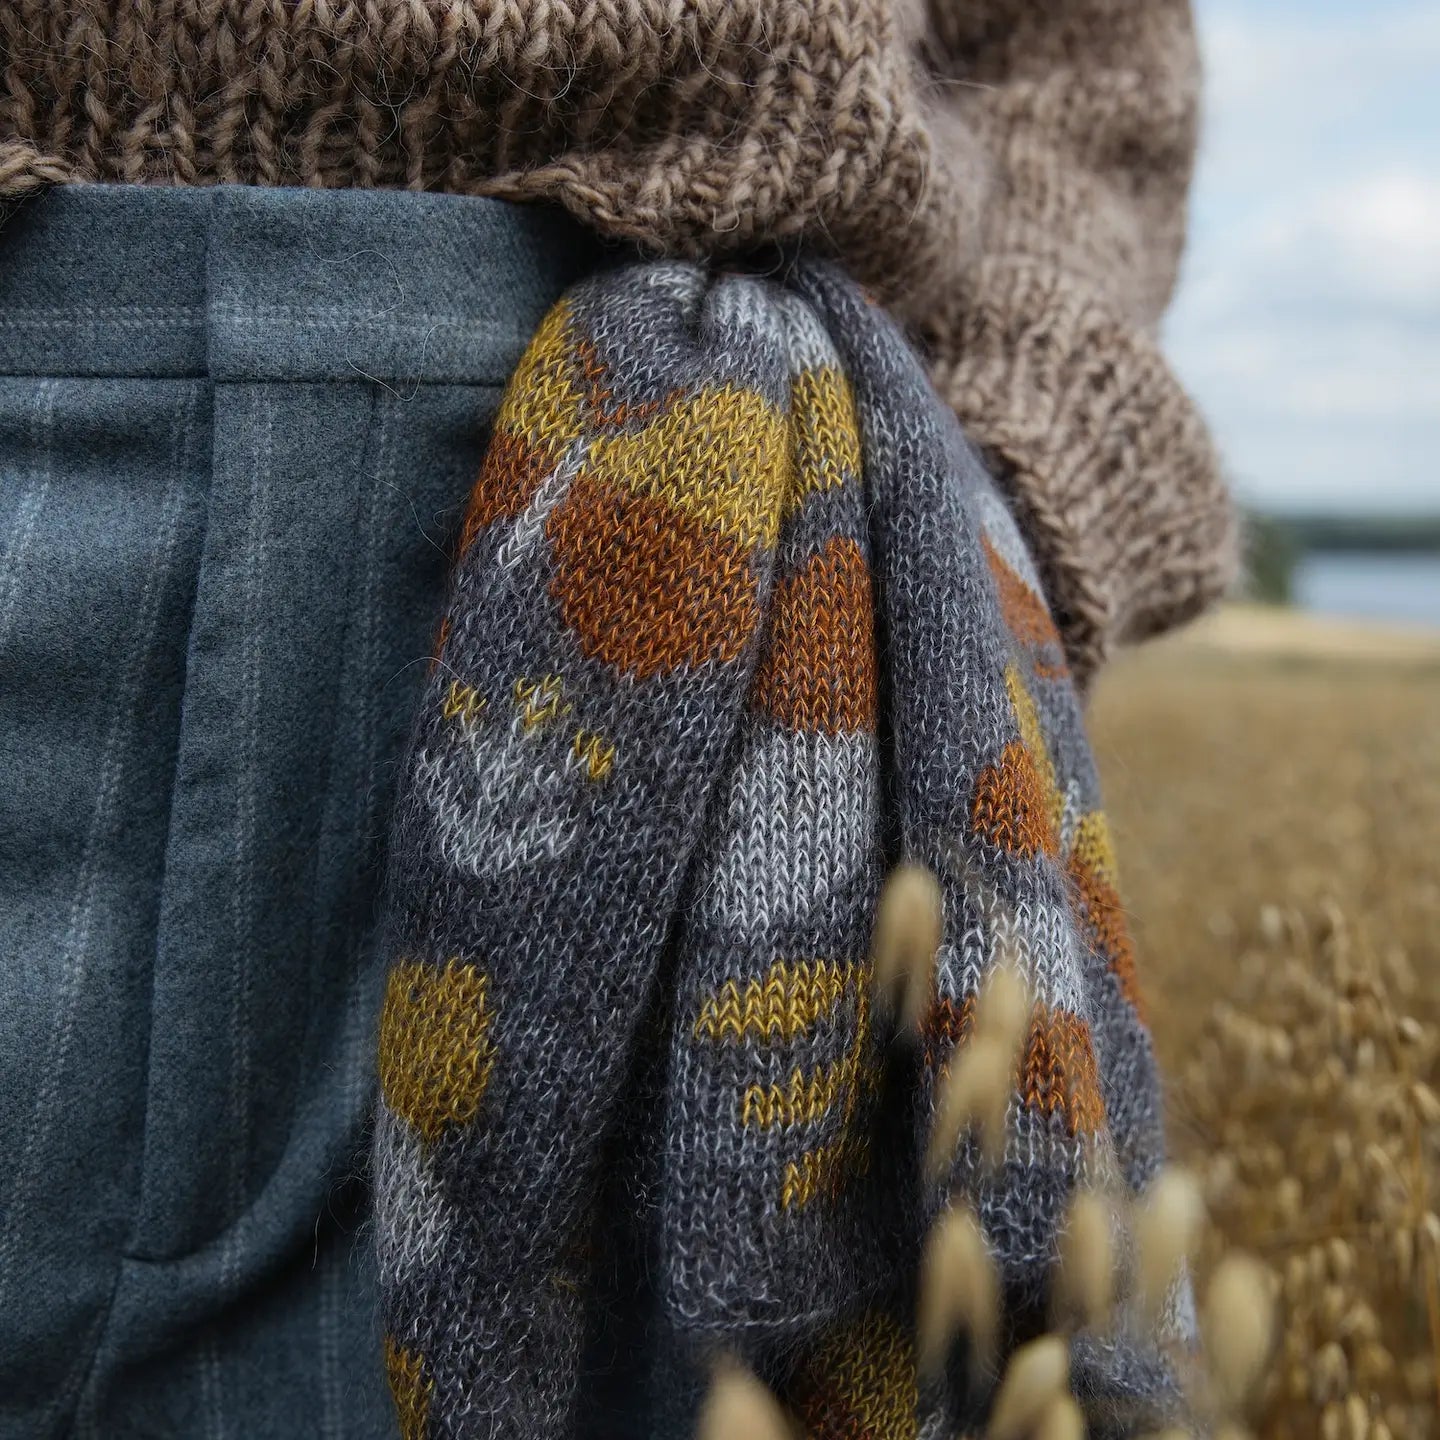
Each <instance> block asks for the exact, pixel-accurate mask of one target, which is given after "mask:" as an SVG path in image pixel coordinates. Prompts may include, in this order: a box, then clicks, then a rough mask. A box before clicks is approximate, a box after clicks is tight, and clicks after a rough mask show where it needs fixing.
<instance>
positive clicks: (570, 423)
mask: <svg viewBox="0 0 1440 1440" xmlns="http://www.w3.org/2000/svg"><path fill="white" fill-rule="evenodd" d="M570 318H571V317H570V306H569V304H568V302H566V301H564V300H562V301H561V302H560V303H559V304H558V305H556V306H555V307H554V308H553V309H552V310H551V311H550V313H549V314H548V315H546V317H545V319H544V321H543V322H542V323H541V326H540V328H539V330H537V331H536V332H535V338H534V339H533V340H532V341H531V342H530V345H529V347H528V348H527V349H526V351H525V354H524V355H523V356H522V357H521V360H520V363H519V365H517V366H516V367H515V371H514V373H513V374H512V375H511V377H510V383H509V384H508V385H507V386H506V387H505V397H504V399H503V400H502V402H501V406H500V420H499V424H500V425H502V426H503V427H504V428H505V429H506V430H510V431H513V432H514V433H516V434H519V435H523V436H525V438H526V439H528V440H530V441H531V442H532V443H537V444H542V445H544V446H545V447H546V448H547V449H548V450H549V451H550V453H551V454H552V455H554V456H556V457H557V458H558V456H559V453H560V451H561V450H563V449H564V447H565V446H567V445H568V444H570V442H571V441H573V440H575V439H577V438H578V437H579V435H580V433H581V416H582V411H583V408H584V391H583V390H582V388H581V385H580V377H579V376H578V374H577V373H576V372H577V363H576V359H575V353H574V345H573V341H572V338H571V333H570Z"/></svg>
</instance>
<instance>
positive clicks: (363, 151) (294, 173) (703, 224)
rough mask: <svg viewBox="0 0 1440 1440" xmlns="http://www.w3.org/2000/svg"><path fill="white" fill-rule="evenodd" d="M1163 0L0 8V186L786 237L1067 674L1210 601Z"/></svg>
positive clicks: (1190, 94) (129, 2) (1206, 454)
mask: <svg viewBox="0 0 1440 1440" xmlns="http://www.w3.org/2000/svg"><path fill="white" fill-rule="evenodd" d="M1197 84H1198V65H1197V59H1196V52H1195V45H1194V36H1193V32H1192V27H1191V19H1190V13H1189V5H1188V3H1187V0H928V3H925V0H0V193H10V194H17V193H24V192H25V191H26V190H27V189H30V188H33V187H34V186H36V185H39V184H44V183H49V182H57V181H62V182H63V181H68V180H109V181H147V182H159V183H181V184H198V183H208V182H216V181H231V182H240V183H247V184H265V185H281V184H299V183H303V184H310V185H384V186H408V187H411V188H415V189H444V190H453V191H460V192H464V193H467V194H485V195H498V196H507V197H512V198H515V199H538V198H548V199H552V200H556V201H559V202H560V203H562V204H563V205H565V206H567V207H568V208H569V209H570V210H572V211H574V212H575V213H576V214H577V215H579V216H581V217H583V218H584V219H585V220H586V221H587V222H589V223H590V224H592V225H594V226H595V227H596V228H597V229H599V230H601V231H603V232H605V233H606V234H609V235H612V236H621V237H628V238H630V239H633V240H637V241H640V242H642V243H643V244H645V245H647V246H650V247H653V248H657V249H661V250H669V251H676V252H683V253H686V254H723V253H727V252H736V251H743V250H746V249H750V248H754V247H755V246H757V245H761V244H772V243H774V242H777V241H778V242H791V241H796V240H800V239H803V240H804V241H805V242H806V243H807V244H809V245H810V246H812V247H814V248H820V249H823V250H825V251H828V252H830V253H833V254H835V255H838V256H839V257H840V258H841V259H842V260H843V261H844V262H845V263H846V264H847V265H848V266H849V268H850V269H851V271H852V272H853V273H854V274H855V275H856V276H857V277H858V278H859V279H860V280H861V281H862V283H864V284H866V285H867V286H869V287H870V288H871V289H872V290H873V291H874V292H875V293H876V294H877V295H878V296H879V297H880V298H882V299H883V300H884V301H885V302H886V303H887V304H888V305H890V306H891V308H892V309H893V310H894V311H895V313H896V314H897V315H898V316H899V317H900V318H901V320H902V321H904V322H905V323H906V324H907V325H908V326H909V328H910V329H911V331H912V333H913V335H914V336H915V338H916V339H917V341H918V342H919V343H920V344H921V345H922V347H924V349H925V350H926V352H927V354H928V356H929V358H930V364H931V371H932V374H933V376H934V378H935V381H936V384H937V385H938V387H939V388H940V389H941V391H942V392H943V393H944V394H945V395H946V396H947V397H948V398H949V400H950V401H951V403H952V404H953V405H954V406H955V408H956V410H957V411H958V412H959V414H960V417H961V419H962V420H963V421H964V423H965V425H966V428H967V430H968V431H969V433H970V435H971V436H972V437H973V438H974V439H975V440H976V441H978V442H979V443H980V445H981V446H982V447H983V448H984V449H985V450H986V452H987V453H988V455H989V457H990V459H991V462H992V464H994V465H995V466H996V467H997V468H999V469H1000V470H1001V471H1002V472H1004V474H1005V476H1006V480H1007V483H1008V485H1009V487H1010V489H1011V492H1012V493H1013V494H1014V495H1015V496H1016V497H1017V503H1018V506H1019V508H1020V510H1021V512H1022V516H1021V518H1022V519H1023V521H1024V522H1025V524H1026V526H1027V528H1028V530H1029V532H1030V534H1031V536H1032V539H1033V543H1034V544H1035V546H1036V548H1037V549H1038V550H1039V551H1040V552H1041V554H1042V556H1043V560H1044V563H1045V565H1046V567H1047V570H1048V574H1047V576H1046V580H1047V584H1048V587H1049V590H1050V595H1051V601H1052V604H1053V605H1054V607H1055V609H1056V611H1057V618H1058V619H1059V620H1060V622H1061V624H1062V627H1063V629H1064V632H1065V635H1066V639H1067V642H1068V644H1069V647H1070V650H1071V655H1072V659H1073V661H1074V664H1075V667H1076V669H1077V671H1078V672H1079V674H1080V675H1081V677H1082V679H1083V678H1084V677H1086V676H1088V675H1089V674H1090V673H1091V672H1092V671H1093V669H1094V667H1095V666H1096V664H1097V663H1098V662H1099V661H1100V660H1101V659H1102V658H1103V657H1104V655H1105V653H1106V652H1107V651H1108V649H1109V648H1110V647H1111V646H1112V645H1113V644H1114V643H1116V642H1119V641H1125V640H1131V639H1136V638H1139V637H1141V636H1144V635H1148V634H1152V633H1154V632H1156V631H1159V630H1162V629H1165V628H1167V627H1169V626H1172V625H1174V624H1176V623H1177V622H1179V621H1180V620H1182V619H1184V618H1185V617H1187V616H1188V615H1190V614H1192V613H1194V612H1195V611H1196V610H1197V609H1198V608H1199V607H1200V606H1201V605H1203V604H1204V603H1205V602H1206V601H1207V600H1209V599H1211V598H1212V597H1214V596H1215V595H1216V594H1217V593H1218V592H1219V591H1220V589H1221V588H1222V587H1223V585H1224V584H1225V582H1226V580H1227V578H1228V576H1229V573H1230V569H1231V564H1232V557H1233V551H1234V543H1233V525H1232V519H1231V514H1230V510H1229V507H1228V504H1227V501H1226V498H1225V494H1224V491H1223V488H1222V485H1221V483H1220V478H1219V475H1218V471H1217V466H1216V461H1215V457H1214V454H1213V452H1212V450H1211V447H1210V444H1209V441H1208V439H1207V436H1206V432H1205V428H1204V425H1203V424H1202V422H1201V421H1200V419H1199V417H1198V416H1197V414H1196V412H1195V410H1194V408H1193V406H1192V405H1191V403H1190V401H1189V400H1188V399H1187V398H1186V396H1185V395H1184V393H1183V392H1182V391H1181V389H1180V387H1179V386H1178V385H1177V383H1176V381H1175V379H1174V377H1173V375H1172V374H1171V372H1170V370H1169V369H1168V368H1167V366H1166V364H1165V362H1164V360H1163V359H1162V358H1161V355H1160V353H1159V351H1158V350H1157V348H1156V338H1155V327H1156V324H1157V321H1158V319H1159V316H1160V313H1161V311H1162V309H1163V307H1164V305H1165V303H1166V301H1167V299H1168V297H1169V295H1170V291H1171V288H1172V286H1173V284H1174V279H1175V271H1176V265H1177V262H1178V259H1179V254H1180V249H1181V242H1182V236H1183V230H1184V204H1185V193H1186V188H1187V185H1188V181H1189V176H1190V169H1191V161H1192V156H1193V151H1194V142H1195V129H1196V124H1195V121H1196V93H1197Z"/></svg>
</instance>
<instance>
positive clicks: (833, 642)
mask: <svg viewBox="0 0 1440 1440" xmlns="http://www.w3.org/2000/svg"><path fill="white" fill-rule="evenodd" d="M771 606H772V608H771V629H770V637H769V643H768V645H767V647H766V650H765V653H764V655H763V656H762V657H761V660H760V665H759V668H758V671H757V673H756V676H755V689H754V703H755V706H756V708H757V709H759V710H761V711H763V712H765V713H767V714H769V715H770V716H771V717H772V718H773V719H774V720H775V721H776V722H777V723H778V724H780V725H784V726H785V727H787V728H788V729H791V730H803V731H810V732H816V731H818V732H821V733H823V734H826V735H835V734H840V733H842V732H843V733H849V732H853V731H862V730H863V731H873V730H874V729H875V719H876V689H875V628H874V627H875V622H874V606H873V603H872V601H871V596H870V569H869V566H867V565H866V563H865V557H864V555H862V554H861V552H860V547H859V545H857V544H856V542H855V541H854V540H851V539H848V538H843V539H834V540H831V541H830V542H829V543H828V544H827V545H826V546H825V548H824V549H823V550H822V551H821V552H820V553H819V554H818V555H812V556H811V557H810V559H808V560H807V561H806V562H805V563H804V564H803V565H802V566H801V567H800V568H799V569H798V570H797V571H796V572H795V573H794V574H793V575H788V576H786V577H785V579H783V580H782V581H781V582H780V583H779V584H778V585H777V586H776V587H775V595H774V599H773V600H772V602H771Z"/></svg>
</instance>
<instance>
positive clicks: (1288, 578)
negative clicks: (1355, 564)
mask: <svg viewBox="0 0 1440 1440" xmlns="http://www.w3.org/2000/svg"><path fill="white" fill-rule="evenodd" d="M1346 550H1349V551H1363V552H1367V553H1369V554H1376V553H1383V554H1391V555H1394V554H1440V513H1433V514H1428V515H1321V514H1305V513H1284V514H1277V513H1275V512H1273V511H1270V512H1263V511H1251V512H1250V513H1249V514H1248V515H1247V516H1246V517H1245V570H1244V576H1243V578H1242V581H1241V588H1242V593H1243V594H1244V596H1245V598H1246V599H1250V600H1258V601H1260V602H1261V603H1262V604H1267V605H1288V604H1289V603H1290V601H1291V600H1292V599H1293V596H1294V576H1295V567H1296V565H1297V564H1298V563H1299V561H1300V558H1301V556H1303V555H1305V554H1307V553H1309V552H1312V551H1328V552H1331V553H1334V552H1336V551H1346Z"/></svg>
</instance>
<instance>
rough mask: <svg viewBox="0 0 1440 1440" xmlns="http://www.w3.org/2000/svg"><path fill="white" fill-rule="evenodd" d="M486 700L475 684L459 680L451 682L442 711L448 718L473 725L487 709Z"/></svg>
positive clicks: (441, 705) (441, 706) (442, 704)
mask: <svg viewBox="0 0 1440 1440" xmlns="http://www.w3.org/2000/svg"><path fill="white" fill-rule="evenodd" d="M486 703H487V702H486V700H485V697H484V696H483V695H479V694H477V693H476V691H475V688H474V686H472V685H462V684H461V683H460V682H459V681H458V680H452V681H451V682H450V688H449V689H448V690H447V691H446V692H445V699H444V700H443V701H442V702H441V704H440V713H441V714H442V715H443V716H444V717H445V718H446V719H447V720H459V721H460V722H461V723H462V724H465V725H473V724H474V723H475V721H476V720H478V719H479V718H480V716H481V714H482V712H483V711H484V709H485V705H486Z"/></svg>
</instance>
